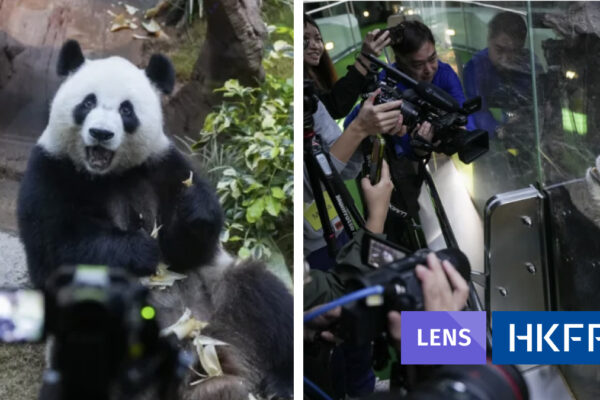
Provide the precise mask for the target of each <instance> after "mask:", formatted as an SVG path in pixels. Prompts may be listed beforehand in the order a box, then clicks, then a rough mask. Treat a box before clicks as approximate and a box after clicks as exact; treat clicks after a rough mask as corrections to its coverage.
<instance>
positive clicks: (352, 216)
mask: <svg viewBox="0 0 600 400" xmlns="http://www.w3.org/2000/svg"><path fill="white" fill-rule="evenodd" d="M304 162H305V164H306V169H307V170H308V178H309V182H310V186H311V189H312V192H313V196H314V199H315V204H316V206H317V210H318V213H319V218H320V220H321V225H322V227H323V237H324V238H325V241H326V242H327V245H328V248H329V250H330V254H331V255H335V254H336V253H337V245H336V242H335V230H334V229H333V227H332V225H331V220H330V219H329V215H328V212H327V204H326V202H325V196H324V194H323V188H325V190H326V191H327V193H328V194H329V197H330V199H331V201H332V203H333V206H334V207H335V210H336V212H337V214H338V216H339V217H340V220H341V222H342V224H343V226H344V229H345V230H346V232H347V233H348V235H349V236H350V237H353V236H354V234H355V233H356V231H357V230H358V228H362V227H364V226H365V221H364V219H363V217H362V215H361V214H360V212H359V211H358V209H357V207H356V205H355V204H354V200H353V199H352V196H351V195H350V193H349V192H348V189H347V188H346V185H345V184H344V181H343V180H342V178H341V177H340V175H339V173H338V172H337V170H336V169H335V167H334V166H333V163H332V162H331V156H330V155H329V153H328V152H327V151H325V150H324V149H323V145H322V142H321V137H320V136H319V135H317V134H316V133H315V132H314V130H309V131H306V132H305V133H304ZM357 226H358V227H357Z"/></svg>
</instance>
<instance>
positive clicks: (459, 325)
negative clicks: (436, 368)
mask: <svg viewBox="0 0 600 400" xmlns="http://www.w3.org/2000/svg"><path fill="white" fill-rule="evenodd" d="M401 315H402V326H401V329H402V331H401V335H402V341H401V353H400V356H401V363H402V364H485V363H486V359H485V347H486V340H485V338H486V336H485V334H486V332H485V323H486V322H485V311H453V312H447V311H403V312H402V313H401Z"/></svg>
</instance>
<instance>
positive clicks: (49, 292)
mask: <svg viewBox="0 0 600 400" xmlns="http://www.w3.org/2000/svg"><path fill="white" fill-rule="evenodd" d="M147 294H148V289H147V288H145V287H144V286H142V285H141V284H140V283H139V282H138V279H136V278H134V277H132V276H130V275H129V274H128V273H127V272H125V271H124V270H122V269H116V268H108V267H102V266H88V265H79V266H71V267H62V268H60V269H58V270H57V271H56V272H55V273H54V274H53V275H52V276H51V277H50V279H49V280H48V283H47V285H46V288H45V292H44V293H43V294H42V293H41V292H39V291H32V290H14V291H2V293H0V341H4V342H31V341H39V340H42V339H43V338H45V337H46V338H52V347H51V349H52V350H51V360H50V364H51V365H50V368H49V369H47V370H46V371H45V373H44V382H43V386H42V391H41V393H40V398H41V399H56V400H75V399H91V400H107V399H109V398H117V399H118V398H123V399H134V398H136V396H137V395H139V394H140V393H142V392H147V391H148V389H149V388H152V390H153V393H157V395H156V398H160V399H171V398H175V397H174V396H175V393H176V392H175V391H174V390H175V389H176V387H177V384H178V383H179V380H180V379H181V377H182V376H183V374H184V373H185V371H186V370H187V366H188V364H189V360H190V359H189V356H188V355H187V354H186V353H184V352H181V351H180V350H179V349H178V348H177V345H176V343H175V342H174V341H172V340H171V338H164V337H160V335H159V333H160V330H159V326H158V323H157V321H156V319H155V317H156V316H155V310H154V308H153V307H152V306H151V305H150V304H148V302H147V300H146V299H147Z"/></svg>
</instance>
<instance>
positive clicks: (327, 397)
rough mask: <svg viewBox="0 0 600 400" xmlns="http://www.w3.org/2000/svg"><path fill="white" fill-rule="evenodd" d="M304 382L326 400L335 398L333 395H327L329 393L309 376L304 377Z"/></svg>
mask: <svg viewBox="0 0 600 400" xmlns="http://www.w3.org/2000/svg"><path fill="white" fill-rule="evenodd" d="M304 383H305V384H306V385H307V386H308V387H310V388H311V389H312V390H314V391H315V392H316V393H317V394H318V395H319V396H321V397H322V398H324V399H325V400H333V399H332V398H331V397H329V395H327V393H325V392H324V391H322V390H321V388H320V387H318V386H317V385H315V384H314V383H312V382H311V381H310V380H309V379H308V378H307V377H304Z"/></svg>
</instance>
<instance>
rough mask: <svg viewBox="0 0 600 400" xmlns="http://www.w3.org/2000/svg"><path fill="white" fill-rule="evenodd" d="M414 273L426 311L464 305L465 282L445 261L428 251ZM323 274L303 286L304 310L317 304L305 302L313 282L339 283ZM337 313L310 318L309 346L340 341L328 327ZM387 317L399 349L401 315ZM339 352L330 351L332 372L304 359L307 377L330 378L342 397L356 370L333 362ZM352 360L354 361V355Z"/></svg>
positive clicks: (315, 273) (314, 273)
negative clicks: (418, 282)
mask: <svg viewBox="0 0 600 400" xmlns="http://www.w3.org/2000/svg"><path fill="white" fill-rule="evenodd" d="M415 273H416V275H417V277H418V278H419V280H420V281H421V286H422V289H423V297H424V300H425V310H426V311H459V310H462V309H463V308H464V306H465V303H466V300H467V296H468V293H469V288H468V285H467V283H466V281H465V280H464V279H463V278H462V276H461V275H460V274H459V273H458V272H457V271H456V269H455V268H454V267H453V266H452V265H451V264H450V263H449V262H448V261H443V262H440V260H439V259H438V258H437V257H436V255H435V254H434V253H431V254H429V255H428V256H427V266H424V265H418V266H417V267H416V269H415ZM323 274H325V273H323V272H321V271H312V274H311V280H310V281H309V282H308V283H307V284H306V285H305V289H304V291H305V303H304V307H305V309H310V308H313V307H315V306H316V303H312V304H311V303H307V299H306V293H307V291H309V292H310V290H311V289H310V288H309V286H310V285H314V284H315V283H314V282H315V281H320V282H321V283H323V282H325V281H327V279H329V281H330V282H338V283H336V285H339V278H337V277H335V275H336V271H332V272H331V273H329V275H330V276H329V277H327V278H326V277H323V276H320V277H319V275H323ZM339 287H342V286H341V285H339V286H338V288H339ZM321 289H322V290H326V288H325V287H323V286H321ZM340 316H341V309H340V308H336V309H333V310H330V311H329V312H327V313H325V314H323V315H321V316H320V317H318V318H316V319H314V320H313V321H311V322H310V323H309V324H307V325H306V326H305V327H304V338H305V341H308V342H309V343H312V346H311V347H312V348H314V346H318V342H319V341H324V342H329V343H339V339H337V338H336V337H335V336H334V334H333V333H332V332H331V331H330V330H329V328H330V327H333V326H334V325H335V324H336V322H337V321H338V320H339V318H340ZM387 318H388V332H389V334H390V339H391V341H392V342H391V344H392V345H393V346H394V347H395V348H396V349H398V350H399V349H400V340H401V337H400V331H401V321H400V314H399V313H398V312H397V311H391V312H389V313H388V315H387ZM306 348H308V347H306ZM336 349H344V344H341V346H338V347H337V348H336ZM309 351H310V350H309ZM346 352H347V350H346ZM338 353H339V352H337V353H336V352H335V351H334V352H333V353H332V354H333V356H332V359H331V363H332V369H331V371H330V370H329V369H328V368H323V365H321V364H319V363H315V362H312V361H307V362H306V364H305V365H307V366H309V365H312V368H313V370H309V369H310V368H311V367H308V368H309V369H306V370H305V375H308V376H310V377H311V378H313V379H314V380H316V381H318V382H320V383H321V384H322V385H328V384H327V382H328V381H330V382H331V383H332V388H330V390H332V391H335V392H337V393H336V394H335V396H336V398H341V397H343V395H342V394H341V391H344V390H347V387H348V386H350V385H352V384H353V383H354V382H355V380H356V378H355V376H356V375H355V372H356V371H354V370H353V369H350V368H348V366H346V368H345V369H344V370H343V371H341V370H340V369H341V368H340V365H339V361H338V363H337V364H336V360H338V358H337V357H336V354H338ZM365 355H366V356H367V358H363V359H362V360H361V361H362V365H365V364H366V365H369V364H370V357H371V353H370V352H368V353H362V356H363V357H365ZM305 359H307V360H308V359H309V357H308V356H305ZM351 360H352V361H356V358H354V359H351ZM359 366H360V365H359ZM353 367H355V368H356V365H353ZM329 373H331V374H332V375H333V376H331V377H329V379H328V378H327V377H326V376H323V375H325V374H329ZM357 394H358V395H366V394H368V392H367V391H364V390H363V391H362V392H360V393H357Z"/></svg>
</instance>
